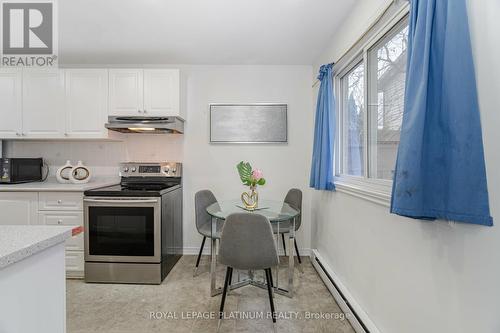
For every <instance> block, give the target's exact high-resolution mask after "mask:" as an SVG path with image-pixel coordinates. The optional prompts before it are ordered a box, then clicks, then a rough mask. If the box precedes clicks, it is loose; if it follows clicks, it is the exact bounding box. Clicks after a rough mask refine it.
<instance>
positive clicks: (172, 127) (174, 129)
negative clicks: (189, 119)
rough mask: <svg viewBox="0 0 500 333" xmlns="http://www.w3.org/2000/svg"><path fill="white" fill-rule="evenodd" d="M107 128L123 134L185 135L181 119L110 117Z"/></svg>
mask: <svg viewBox="0 0 500 333" xmlns="http://www.w3.org/2000/svg"><path fill="white" fill-rule="evenodd" d="M105 126H106V128H107V129H109V130H112V131H117V132H122V133H151V134H168V133H173V134H180V133H184V120H182V119H181V118H179V117H133V116H109V117H108V123H107V124H106V125H105Z"/></svg>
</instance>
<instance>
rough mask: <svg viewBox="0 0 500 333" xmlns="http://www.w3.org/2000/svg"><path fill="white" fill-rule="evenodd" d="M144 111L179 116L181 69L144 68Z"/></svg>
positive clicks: (152, 114) (151, 114)
mask: <svg viewBox="0 0 500 333" xmlns="http://www.w3.org/2000/svg"><path fill="white" fill-rule="evenodd" d="M144 112H145V113H146V115H150V116H179V115H180V114H179V70H178V69H146V70H144Z"/></svg>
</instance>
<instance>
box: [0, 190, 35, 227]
mask: <svg viewBox="0 0 500 333" xmlns="http://www.w3.org/2000/svg"><path fill="white" fill-rule="evenodd" d="M0 212H1V216H2V217H1V218H0V224H4V225H8V224H21V225H24V224H38V219H37V213H38V193H37V192H0Z"/></svg>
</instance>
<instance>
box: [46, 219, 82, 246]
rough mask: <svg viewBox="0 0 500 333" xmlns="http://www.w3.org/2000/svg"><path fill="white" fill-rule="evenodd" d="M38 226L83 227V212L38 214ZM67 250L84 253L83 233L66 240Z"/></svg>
mask: <svg viewBox="0 0 500 333" xmlns="http://www.w3.org/2000/svg"><path fill="white" fill-rule="evenodd" d="M38 224H41V225H69V226H83V212H63V211H47V212H42V211H39V212H38ZM66 250H71V251H83V233H80V234H78V235H76V236H73V237H71V238H69V239H68V240H66Z"/></svg>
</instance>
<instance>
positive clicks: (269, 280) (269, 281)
mask: <svg viewBox="0 0 500 333" xmlns="http://www.w3.org/2000/svg"><path fill="white" fill-rule="evenodd" d="M265 271H266V282H267V292H268V294H269V303H270V305H271V313H272V315H273V318H272V319H273V324H276V311H275V310H274V300H273V290H272V287H271V285H272V273H271V269H270V268H266V269H265Z"/></svg>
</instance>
